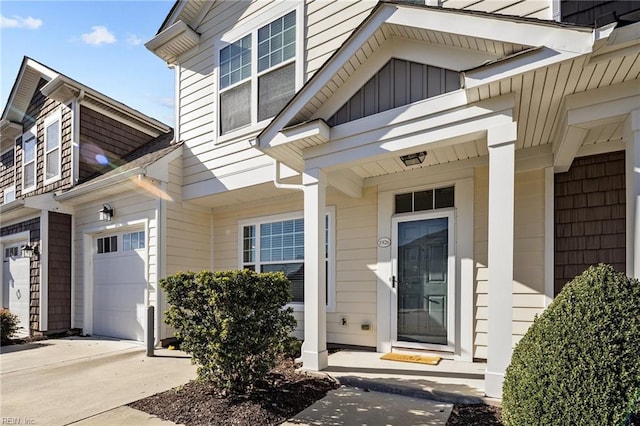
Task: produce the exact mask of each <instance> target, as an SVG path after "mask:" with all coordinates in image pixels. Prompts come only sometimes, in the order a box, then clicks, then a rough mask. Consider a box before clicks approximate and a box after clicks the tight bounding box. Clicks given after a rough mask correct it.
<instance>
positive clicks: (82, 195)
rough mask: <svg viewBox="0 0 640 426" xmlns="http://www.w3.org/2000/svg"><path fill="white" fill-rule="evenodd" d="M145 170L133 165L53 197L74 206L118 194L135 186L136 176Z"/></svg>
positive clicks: (144, 173)
mask: <svg viewBox="0 0 640 426" xmlns="http://www.w3.org/2000/svg"><path fill="white" fill-rule="evenodd" d="M146 173H147V170H146V169H145V168H143V167H135V168H133V169H129V170H126V171H123V172H122V173H116V174H113V175H110V176H108V177H106V178H103V179H100V178H96V179H94V180H91V181H89V182H86V183H84V184H82V185H78V186H76V187H75V188H72V189H70V190H68V191H66V192H62V193H59V194H55V195H54V196H53V198H54V199H55V200H56V201H58V202H60V203H63V204H67V205H70V206H76V205H78V204H82V203H85V202H88V201H93V200H97V199H100V198H104V197H106V196H109V195H114V194H119V193H122V192H124V191H126V190H128V189H133V188H134V187H135V183H133V182H132V181H135V180H136V179H137V178H138V176H141V175H142V176H144V175H146Z"/></svg>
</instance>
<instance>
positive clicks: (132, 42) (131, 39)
mask: <svg viewBox="0 0 640 426" xmlns="http://www.w3.org/2000/svg"><path fill="white" fill-rule="evenodd" d="M127 44H128V45H129V46H139V45H140V44H142V39H141V38H140V37H138V36H137V35H135V34H129V35H128V36H127Z"/></svg>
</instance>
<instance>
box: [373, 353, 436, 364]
mask: <svg viewBox="0 0 640 426" xmlns="http://www.w3.org/2000/svg"><path fill="white" fill-rule="evenodd" d="M380 359H386V360H387V361H401V362H415V363H416V364H427V365H438V363H439V362H440V360H441V358H440V357H439V356H430V355H407V354H394V353H388V354H384V355H382V356H381V357H380Z"/></svg>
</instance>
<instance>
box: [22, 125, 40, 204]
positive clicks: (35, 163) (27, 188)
mask: <svg viewBox="0 0 640 426" xmlns="http://www.w3.org/2000/svg"><path fill="white" fill-rule="evenodd" d="M27 133H31V134H32V135H33V139H34V147H33V160H31V161H29V162H27V163H25V157H26V155H25V152H26V150H25V148H24V147H25V143H26V140H25V135H26V134H27ZM32 164H33V185H31V186H25V178H24V177H25V172H24V171H25V169H26V168H27V166H30V165H32ZM20 167H21V168H22V169H21V170H22V193H23V194H26V193H27V192H31V191H33V190H34V189H36V187H37V186H38V127H37V126H36V125H35V124H34V125H33V127H31V128H30V129H29V130H28V131H26V132H24V133H23V134H22V165H21V166H20Z"/></svg>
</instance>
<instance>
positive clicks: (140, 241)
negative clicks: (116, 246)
mask: <svg viewBox="0 0 640 426" xmlns="http://www.w3.org/2000/svg"><path fill="white" fill-rule="evenodd" d="M144 247H145V241H144V231H140V232H138V248H144Z"/></svg>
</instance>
